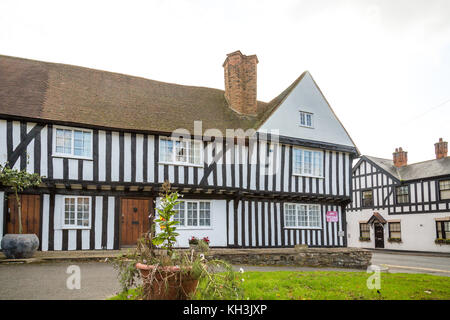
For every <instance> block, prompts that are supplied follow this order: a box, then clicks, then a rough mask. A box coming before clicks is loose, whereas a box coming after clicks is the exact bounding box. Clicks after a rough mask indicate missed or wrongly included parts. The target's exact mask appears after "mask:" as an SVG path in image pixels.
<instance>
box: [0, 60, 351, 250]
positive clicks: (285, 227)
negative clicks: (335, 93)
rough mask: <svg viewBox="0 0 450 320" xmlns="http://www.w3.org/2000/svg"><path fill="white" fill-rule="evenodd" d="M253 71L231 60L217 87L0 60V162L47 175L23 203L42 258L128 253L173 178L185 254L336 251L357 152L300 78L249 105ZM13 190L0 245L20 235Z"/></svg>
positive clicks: (0, 193)
mask: <svg viewBox="0 0 450 320" xmlns="http://www.w3.org/2000/svg"><path fill="white" fill-rule="evenodd" d="M257 63H258V59H257V57H256V56H255V55H251V56H246V55H243V54H242V53H241V52H240V51H236V52H233V53H230V54H228V55H227V58H226V60H225V62H224V64H223V67H224V71H225V72H224V74H225V90H224V91H223V90H218V89H212V88H204V87H192V86H183V85H177V84H171V83H164V82H158V81H154V80H147V79H143V78H138V77H132V76H127V75H123V74H116V73H111V72H105V71H99V70H92V69H88V68H82V67H77V66H70V65H63V64H57V63H47V62H41V61H33V60H27V59H22V58H14V57H7V56H0V75H1V76H0V163H5V162H8V163H9V164H10V166H12V167H14V168H18V169H21V170H27V171H28V172H31V173H39V174H40V175H43V176H45V179H44V180H43V185H42V186H41V187H39V188H35V189H31V190H26V192H24V193H23V194H22V201H23V204H24V208H25V209H24V215H23V218H24V224H23V225H24V232H25V233H36V234H37V235H38V237H39V239H40V245H41V247H40V248H41V250H92V249H118V248H121V247H124V246H129V245H133V244H135V243H136V240H137V239H138V237H140V236H141V234H142V233H143V232H146V231H147V230H148V227H149V223H150V221H149V215H150V214H154V213H155V204H156V205H157V204H158V195H159V191H160V188H161V185H162V183H163V182H164V181H170V183H171V184H172V187H173V189H175V190H177V191H178V192H180V193H181V194H182V195H183V202H182V203H181V204H180V205H179V207H178V214H177V216H176V219H178V220H179V221H180V224H179V227H178V231H179V233H180V236H179V237H178V246H180V247H186V246H188V239H189V238H190V237H191V236H197V237H206V236H207V237H209V239H210V241H211V242H210V245H211V246H212V247H230V248H242V247H248V248H257V247H289V246H294V245H295V244H308V245H310V246H314V247H345V246H346V245H347V239H346V237H345V234H346V232H345V228H346V223H345V217H346V215H345V208H346V206H347V205H348V204H349V203H350V197H351V164H352V160H353V159H354V158H355V157H356V156H358V155H359V154H358V150H357V148H356V147H355V144H354V143H353V142H352V140H351V138H350V136H349V135H348V134H347V132H346V130H345V128H344V127H343V125H342V124H341V123H340V122H339V120H338V118H337V116H336V115H335V113H334V112H333V110H332V109H331V107H330V106H329V104H328V102H327V101H326V99H325V97H324V96H323V94H322V92H321V91H320V89H319V87H318V86H317V84H316V83H315V81H314V80H313V78H312V76H311V75H310V74H309V72H304V73H303V74H302V75H301V76H300V77H299V78H298V79H296V80H295V81H294V82H293V83H292V84H291V85H290V86H289V87H288V88H287V89H286V90H284V91H283V92H282V93H281V94H280V95H278V96H277V97H275V98H274V99H273V100H272V101H270V102H268V103H265V102H261V101H258V100H257V99H256V80H257V79H256V65H257ZM199 123H200V131H198V127H196V125H198V124H199ZM181 128H183V129H184V130H183V132H184V133H185V135H184V136H183V137H179V136H174V135H173V133H174V131H176V130H177V129H181ZM196 128H197V131H196ZM227 130H231V131H236V130H242V131H244V132H246V131H248V130H250V131H251V130H254V131H255V133H254V134H251V135H250V134H249V135H248V136H246V137H244V139H241V138H239V137H237V136H231V138H230V137H229V136H228V135H227V134H226V132H227ZM186 132H187V133H186ZM267 133H268V134H267ZM9 192H10V190H8V189H7V188H5V187H4V186H0V204H2V205H0V221H1V222H2V227H1V228H0V238H1V237H2V235H3V234H5V233H15V232H17V223H16V222H17V221H16V210H17V208H16V207H15V204H14V201H12V200H11V199H9V200H7V195H8V193H9ZM330 212H331V214H332V215H334V216H335V218H334V220H333V221H331V220H328V219H326V216H327V213H330Z"/></svg>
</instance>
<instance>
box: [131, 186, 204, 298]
mask: <svg viewBox="0 0 450 320" xmlns="http://www.w3.org/2000/svg"><path fill="white" fill-rule="evenodd" d="M160 196H161V208H158V209H157V212H158V218H157V219H155V220H154V223H157V224H158V225H159V229H160V231H159V232H158V234H156V236H154V237H153V233H154V232H153V231H154V229H155V228H154V226H152V229H153V230H152V232H150V233H149V234H148V237H149V239H148V240H150V241H151V243H149V245H150V246H149V248H150V249H151V252H153V250H152V249H153V248H154V247H153V246H159V247H160V248H161V249H162V250H163V251H161V252H160V254H159V256H158V257H156V256H155V255H152V254H150V255H147V256H148V258H149V259H150V262H151V264H146V263H140V262H138V263H137V264H136V268H137V269H138V270H139V271H140V273H141V278H142V280H143V291H144V295H145V297H146V298H147V299H151V300H159V299H164V300H178V299H187V298H188V297H189V295H191V294H192V293H193V292H194V291H195V289H196V288H197V285H198V278H199V273H201V270H200V268H199V263H200V262H199V261H197V260H198V259H196V256H194V254H193V252H192V253H191V254H190V255H186V254H185V255H180V254H179V253H177V252H175V251H174V245H175V243H176V241H177V236H178V235H179V234H178V233H177V232H176V224H178V223H179V222H178V221H175V220H174V219H173V217H174V215H175V214H176V210H175V206H176V205H177V204H178V203H180V201H178V198H179V194H178V193H177V192H171V191H170V184H168V183H164V185H163V192H162V193H161V194H160ZM143 262H144V261H143ZM145 262H147V261H145Z"/></svg>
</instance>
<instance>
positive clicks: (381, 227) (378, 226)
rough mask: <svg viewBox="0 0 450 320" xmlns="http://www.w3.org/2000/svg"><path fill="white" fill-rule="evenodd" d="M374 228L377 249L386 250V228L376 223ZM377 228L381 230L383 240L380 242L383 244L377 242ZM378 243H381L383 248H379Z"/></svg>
mask: <svg viewBox="0 0 450 320" xmlns="http://www.w3.org/2000/svg"><path fill="white" fill-rule="evenodd" d="M373 227H374V236H375V249H384V226H383V225H382V224H381V223H375V224H374V225H373ZM377 228H378V230H380V229H381V235H382V237H381V240H380V241H381V242H378V240H377ZM377 243H381V244H382V246H378V245H377Z"/></svg>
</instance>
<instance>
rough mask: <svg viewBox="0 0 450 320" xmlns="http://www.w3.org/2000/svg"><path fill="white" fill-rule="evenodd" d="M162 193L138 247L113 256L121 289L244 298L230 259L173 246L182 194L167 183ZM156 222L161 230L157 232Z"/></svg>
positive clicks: (142, 294) (157, 295) (156, 296)
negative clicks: (180, 195)
mask: <svg viewBox="0 0 450 320" xmlns="http://www.w3.org/2000/svg"><path fill="white" fill-rule="evenodd" d="M160 196H161V198H162V201H161V208H160V209H158V214H159V216H158V219H156V220H154V221H153V220H152V219H150V220H151V227H150V230H149V232H147V233H146V234H145V235H144V237H142V238H141V239H139V240H138V243H137V247H136V249H134V250H132V251H129V252H128V253H126V254H123V255H121V256H119V257H118V258H116V259H113V260H112V262H113V264H114V266H115V268H116V269H118V276H119V282H120V284H121V286H122V293H126V294H127V295H128V296H130V297H134V298H133V299H150V300H161V299H164V300H175V299H192V298H195V299H242V296H243V291H242V288H241V283H242V281H241V279H239V275H238V274H237V273H236V272H234V271H233V269H232V266H231V265H230V264H229V263H227V262H225V261H222V260H219V259H207V258H206V257H205V256H206V255H207V253H208V252H207V251H203V252H200V251H197V250H185V249H174V245H175V242H176V237H177V236H178V233H177V232H176V224H177V222H176V221H174V219H173V218H174V215H175V214H176V211H175V210H174V207H175V206H176V205H177V203H178V202H179V201H178V197H179V195H178V193H176V192H170V184H169V183H164V184H163V193H162V194H160ZM150 218H152V217H150ZM156 223H158V225H159V230H160V231H159V232H158V233H157V234H156V235H155V233H156ZM158 246H159V248H158ZM207 249H208V248H207V247H206V250H207ZM129 293H132V294H129Z"/></svg>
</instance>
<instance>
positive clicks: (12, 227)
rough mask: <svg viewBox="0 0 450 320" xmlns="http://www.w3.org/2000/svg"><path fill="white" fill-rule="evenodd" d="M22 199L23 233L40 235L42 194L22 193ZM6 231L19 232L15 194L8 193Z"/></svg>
mask: <svg viewBox="0 0 450 320" xmlns="http://www.w3.org/2000/svg"><path fill="white" fill-rule="evenodd" d="M20 199H21V201H20V202H21V204H22V233H34V234H35V235H37V236H38V237H39V226H40V209H41V201H40V196H39V195H35V194H22V195H20ZM6 233H19V213H18V208H17V201H16V197H15V195H14V194H8V214H7V216H6ZM39 240H40V239H39Z"/></svg>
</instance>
